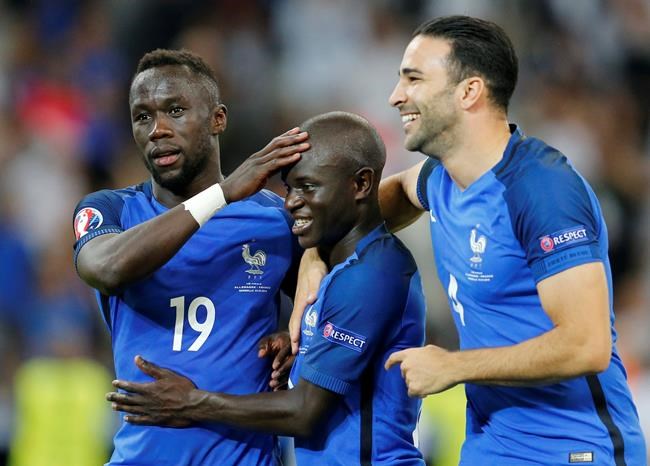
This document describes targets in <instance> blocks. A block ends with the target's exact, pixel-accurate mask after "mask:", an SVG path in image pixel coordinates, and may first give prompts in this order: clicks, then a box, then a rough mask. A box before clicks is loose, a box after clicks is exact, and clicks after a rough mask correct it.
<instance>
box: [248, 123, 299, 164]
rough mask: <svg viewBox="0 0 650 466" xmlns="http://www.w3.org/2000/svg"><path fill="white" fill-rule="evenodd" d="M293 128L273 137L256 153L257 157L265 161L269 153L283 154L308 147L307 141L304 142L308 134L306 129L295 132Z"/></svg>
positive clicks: (274, 154)
mask: <svg viewBox="0 0 650 466" xmlns="http://www.w3.org/2000/svg"><path fill="white" fill-rule="evenodd" d="M295 129H296V128H294V129H292V130H289V131H287V132H286V133H284V134H282V135H280V136H276V137H275V138H273V139H272V140H271V142H269V143H268V144H267V145H266V147H264V149H262V150H261V151H259V152H258V153H257V154H256V155H257V156H258V158H260V159H261V161H266V160H265V158H268V156H269V155H273V156H285V155H290V154H293V153H294V152H296V151H298V152H304V151H306V150H307V149H309V147H310V145H309V143H308V142H305V141H306V140H307V139H308V138H309V134H308V133H307V132H306V131H302V132H295Z"/></svg>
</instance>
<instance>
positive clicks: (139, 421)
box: [124, 414, 156, 426]
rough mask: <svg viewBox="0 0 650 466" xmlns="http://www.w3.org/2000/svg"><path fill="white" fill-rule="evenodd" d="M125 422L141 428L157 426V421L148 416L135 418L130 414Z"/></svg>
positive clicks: (125, 417)
mask: <svg viewBox="0 0 650 466" xmlns="http://www.w3.org/2000/svg"><path fill="white" fill-rule="evenodd" d="M124 420H125V421H126V422H128V423H129V424H134V425H140V426H151V425H155V424H156V422H155V419H153V418H152V417H151V416H147V415H140V416H134V415H133V414H130V415H127V416H124Z"/></svg>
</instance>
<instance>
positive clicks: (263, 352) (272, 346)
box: [258, 332, 296, 391]
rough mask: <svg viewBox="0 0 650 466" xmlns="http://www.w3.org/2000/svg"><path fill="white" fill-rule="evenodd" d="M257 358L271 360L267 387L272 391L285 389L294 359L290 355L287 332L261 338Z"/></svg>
mask: <svg viewBox="0 0 650 466" xmlns="http://www.w3.org/2000/svg"><path fill="white" fill-rule="evenodd" d="M258 346H259V351H258V356H259V357H260V358H267V357H268V358H271V357H272V358H273V363H272V364H271V367H272V369H273V371H272V372H271V380H270V381H269V387H271V388H272V389H273V390H274V391H276V390H281V389H283V388H286V385H287V382H288V380H289V372H291V366H292V365H293V361H294V360H295V359H296V358H295V356H294V355H293V354H291V341H290V340H289V333H288V332H277V333H273V334H271V335H269V336H266V337H264V338H262V339H261V340H260V342H259V345H258Z"/></svg>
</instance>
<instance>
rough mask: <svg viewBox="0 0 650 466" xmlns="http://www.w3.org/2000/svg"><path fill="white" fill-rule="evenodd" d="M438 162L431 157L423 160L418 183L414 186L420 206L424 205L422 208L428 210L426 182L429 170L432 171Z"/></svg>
mask: <svg viewBox="0 0 650 466" xmlns="http://www.w3.org/2000/svg"><path fill="white" fill-rule="evenodd" d="M438 164H439V162H438V161H437V160H435V159H432V158H430V157H429V158H427V160H426V161H425V162H424V164H423V165H422V169H421V170H420V174H419V175H418V184H417V187H416V192H417V196H418V200H419V201H420V204H422V207H424V210H429V209H430V207H429V196H428V194H427V183H428V181H429V176H431V172H433V169H434V168H435V167H436V166H437V165H438Z"/></svg>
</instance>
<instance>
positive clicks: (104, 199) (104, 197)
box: [77, 181, 152, 208]
mask: <svg viewBox="0 0 650 466" xmlns="http://www.w3.org/2000/svg"><path fill="white" fill-rule="evenodd" d="M151 195H152V194H151V182H150V181H147V182H144V183H140V184H138V185H133V186H127V187H125V188H119V189H100V190H98V191H94V192H92V193H90V194H87V195H86V196H84V197H83V199H81V201H80V202H79V204H78V205H77V208H79V207H82V206H84V205H86V204H93V203H100V204H110V205H115V204H122V203H123V202H124V200H125V199H127V198H131V197H136V196H142V197H145V198H148V199H149V198H151Z"/></svg>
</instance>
